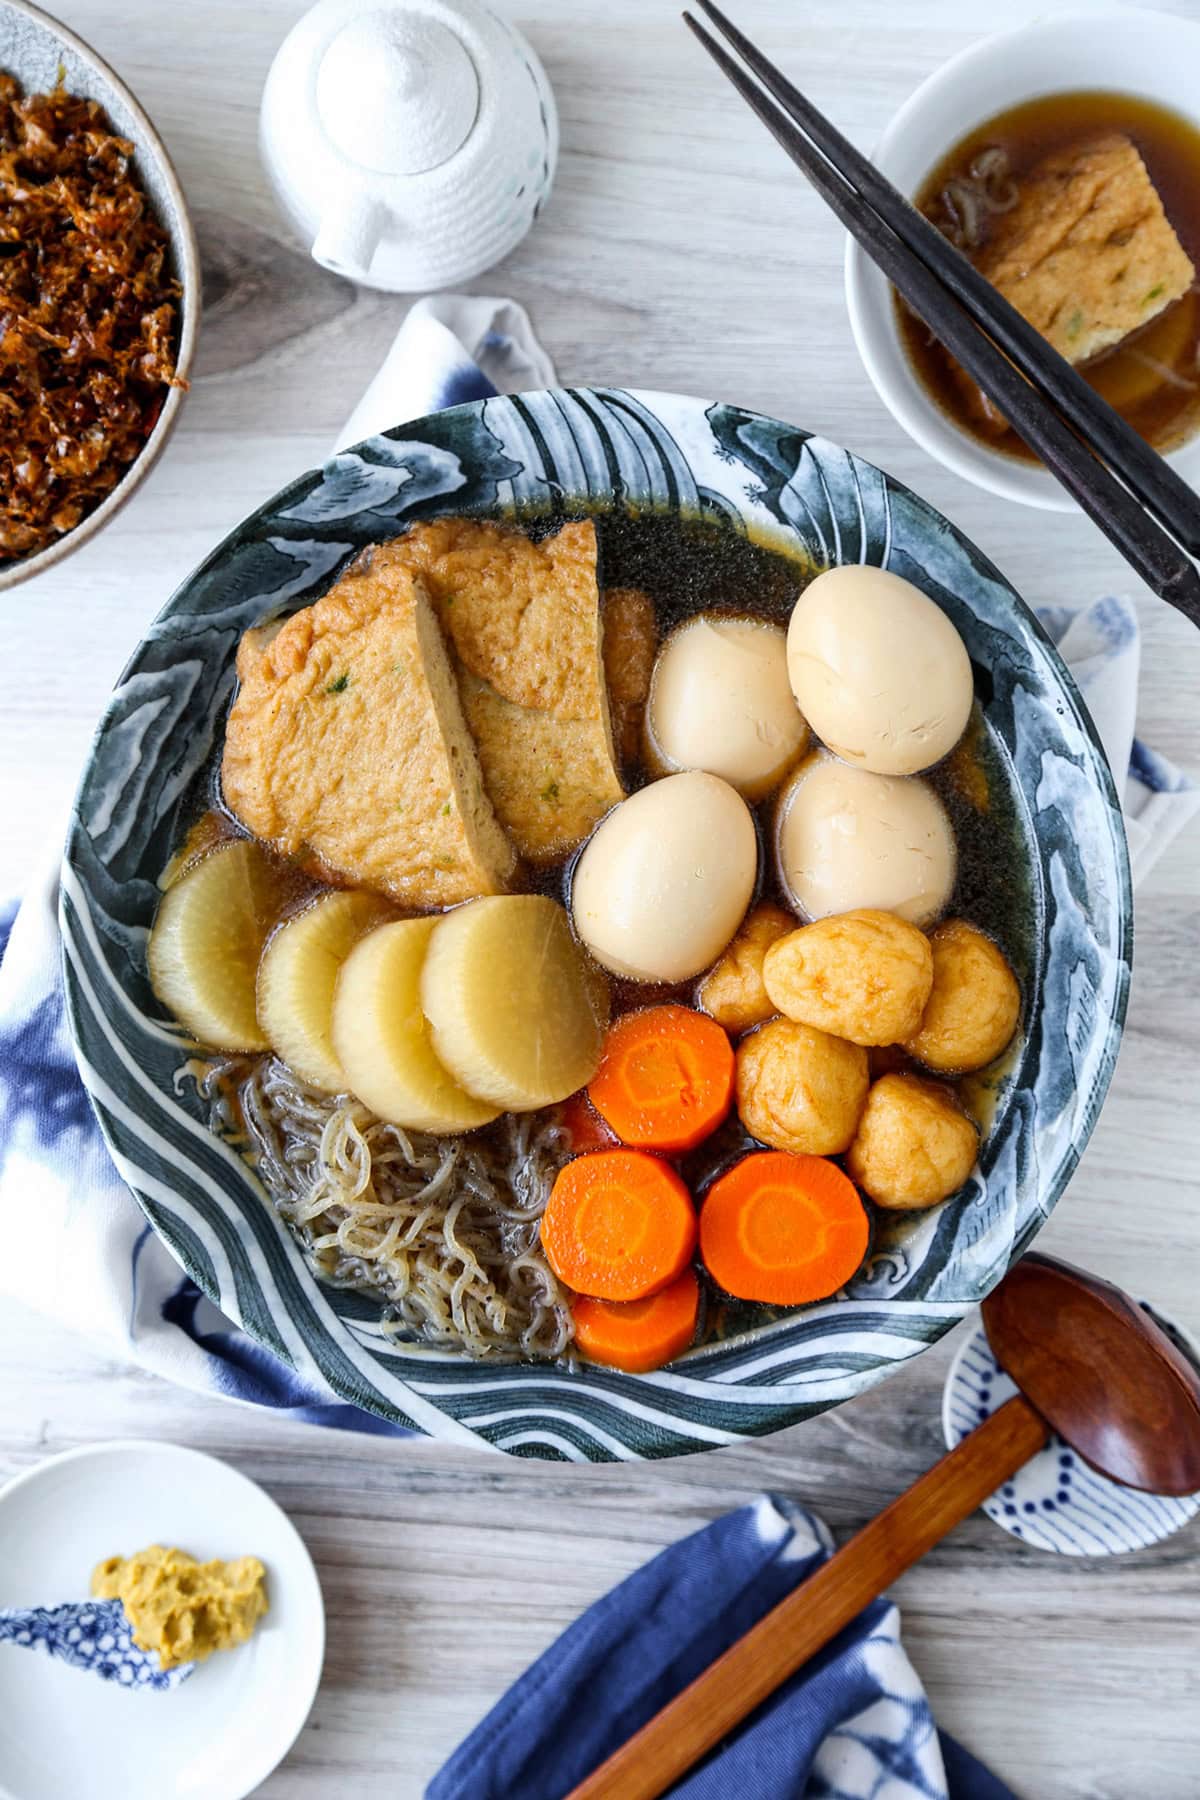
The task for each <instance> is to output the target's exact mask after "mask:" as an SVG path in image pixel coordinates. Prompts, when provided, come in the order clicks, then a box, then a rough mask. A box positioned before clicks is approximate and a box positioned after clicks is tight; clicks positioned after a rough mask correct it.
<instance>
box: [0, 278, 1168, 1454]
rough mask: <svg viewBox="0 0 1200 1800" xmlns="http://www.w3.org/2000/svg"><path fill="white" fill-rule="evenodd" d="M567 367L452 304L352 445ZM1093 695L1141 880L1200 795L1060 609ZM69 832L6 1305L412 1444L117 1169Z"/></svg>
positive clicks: (29, 1088) (14, 1054)
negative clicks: (306, 1375)
mask: <svg viewBox="0 0 1200 1800" xmlns="http://www.w3.org/2000/svg"><path fill="white" fill-rule="evenodd" d="M553 381H554V368H553V365H552V364H551V362H550V360H549V358H548V357H547V356H546V353H545V351H544V350H543V349H542V348H541V346H540V345H539V344H538V342H537V339H536V338H535V336H534V334H533V330H532V328H531V326H530V323H529V319H528V317H527V315H526V314H525V312H524V310H523V309H522V308H521V307H519V306H516V305H515V304H514V303H513V302H512V301H509V300H488V299H482V298H479V297H475V296H461V295H445V296H441V297H440V298H437V299H431V300H422V301H420V302H418V304H417V305H415V306H414V307H413V308H412V310H411V311H410V312H409V314H408V316H407V319H406V320H405V323H404V325H403V327H402V329H401V331H400V333H399V335H398V337H397V340H396V343H395V345H394V346H393V348H392V350H391V352H390V354H389V355H388V358H387V360H386V362H385V363H384V365H383V367H382V369H381V370H380V372H379V374H378V376H377V377H376V379H375V380H374V382H372V384H371V386H370V388H369V389H368V390H367V392H366V394H364V396H363V398H362V400H361V402H360V403H359V405H358V407H357V408H356V409H355V411H354V413H353V415H352V417H351V419H350V421H349V422H348V424H347V427H346V430H345V431H344V432H343V433H342V434H341V436H340V438H339V444H345V443H354V442H357V441H358V440H359V439H360V438H361V437H365V436H370V435H372V434H373V433H375V432H377V431H380V430H383V429H385V428H386V427H387V426H389V425H392V424H394V423H395V422H396V421H397V420H404V419H411V418H419V417H421V416H422V415H423V414H426V413H430V412H436V411H437V410H438V409H439V408H441V407H443V406H449V405H453V404H455V403H456V402H459V401H462V400H466V399H474V398H479V397H481V396H486V395H488V394H490V393H492V392H494V391H503V392H517V391H519V390H520V389H522V388H531V387H543V386H547V385H552V384H553ZM1044 618H1045V623H1046V625H1047V627H1048V629H1049V630H1050V633H1051V635H1052V636H1054V637H1055V638H1056V639H1057V640H1058V642H1059V647H1060V649H1061V650H1062V652H1063V654H1064V656H1065V657H1066V659H1067V661H1068V662H1069V663H1070V664H1071V666H1072V668H1073V670H1074V672H1075V676H1076V679H1077V680H1078V681H1079V684H1080V686H1081V687H1082V689H1083V692H1084V694H1085V696H1086V698H1087V701H1088V704H1089V706H1090V708H1091V711H1092V715H1093V717H1094V718H1095V720H1096V722H1097V725H1098V726H1099V728H1100V732H1101V735H1102V737H1103V739H1104V743H1105V748H1106V750H1107V752H1108V755H1109V759H1110V762H1111V764H1112V767H1113V768H1114V769H1116V770H1118V771H1126V772H1127V773H1126V780H1125V808H1126V822H1127V827H1128V831H1129V838H1130V849H1131V852H1132V855H1133V867H1134V878H1135V880H1137V879H1138V878H1140V877H1141V876H1142V875H1144V874H1145V872H1146V871H1147V869H1148V868H1149V867H1150V865H1151V863H1152V862H1153V861H1154V860H1155V858H1156V857H1157V856H1158V855H1159V854H1160V852H1161V851H1162V849H1163V848H1164V847H1165V845H1166V844H1167V843H1168V842H1169V841H1170V839H1171V838H1172V837H1174V835H1175V833H1176V832H1177V831H1178V830H1179V829H1180V828H1181V826H1182V825H1183V824H1184V823H1185V822H1186V821H1187V819H1188V818H1190V817H1191V815H1192V814H1193V813H1194V812H1195V810H1196V808H1197V806H1198V805H1200V790H1198V789H1197V788H1196V787H1195V786H1194V785H1193V784H1192V783H1191V782H1190V781H1188V780H1187V778H1186V777H1185V776H1183V775H1182V774H1181V773H1180V772H1179V770H1177V769H1175V768H1173V767H1172V765H1171V764H1170V763H1168V762H1167V761H1166V760H1165V759H1164V758H1162V757H1160V756H1158V755H1156V754H1155V753H1154V752H1153V751H1151V750H1149V749H1147V748H1146V747H1145V746H1144V745H1142V744H1140V743H1138V742H1137V741H1136V740H1135V739H1134V735H1133V731H1134V714H1135V711H1136V705H1137V678H1138V627H1137V615H1136V613H1135V612H1134V610H1133V608H1132V607H1131V606H1130V605H1129V604H1128V603H1127V602H1124V601H1120V600H1101V601H1098V602H1096V604H1094V605H1093V606H1089V607H1086V608H1082V609H1072V608H1069V607H1066V606H1064V607H1058V608H1055V609H1053V610H1052V611H1051V612H1050V613H1049V614H1047V615H1045V616H1044ZM64 836H65V825H64V827H63V829H61V830H60V831H58V832H57V833H56V834H55V837H54V841H53V843H52V844H51V845H50V846H49V847H48V854H47V857H46V860H45V864H44V867H43V869H42V871H41V874H40V876H39V877H38V879H36V880H35V882H34V883H33V885H32V886H31V888H30V889H29V891H28V893H27V894H26V895H25V897H24V900H23V902H22V904H21V906H20V908H19V910H18V908H17V906H16V903H15V900H14V901H13V902H11V903H10V904H9V905H8V906H7V907H6V908H5V907H3V906H2V905H0V1225H2V1223H3V1220H4V1217H5V1215H6V1214H8V1215H11V1217H12V1219H13V1229H12V1231H11V1233H10V1234H9V1235H10V1236H11V1238H12V1239H13V1241H14V1242H15V1241H17V1240H18V1239H20V1238H22V1237H24V1236H25V1235H26V1231H25V1222H26V1221H27V1220H28V1219H29V1217H30V1216H31V1215H32V1216H35V1217H36V1218H37V1220H38V1266H39V1281H38V1283H37V1289H36V1294H35V1295H33V1296H31V1295H30V1292H29V1288H28V1279H27V1278H28V1261H27V1259H21V1258H17V1259H11V1258H10V1259H7V1261H4V1262H0V1294H9V1295H11V1297H12V1298H13V1299H16V1300H21V1301H25V1302H26V1303H28V1301H29V1300H30V1298H31V1297H32V1298H34V1299H35V1301H36V1303H37V1304H38V1305H40V1306H41V1307H42V1308H43V1309H44V1310H45V1311H47V1312H49V1313H50V1314H51V1315H52V1316H53V1317H54V1318H55V1319H57V1320H59V1321H61V1323H62V1324H63V1325H64V1326H65V1327H67V1328H69V1329H72V1330H75V1331H79V1332H82V1333H84V1334H85V1335H86V1336H87V1337H88V1339H89V1340H90V1341H91V1343H92V1344H93V1345H94V1346H95V1349H96V1352H97V1354H98V1355H103V1356H111V1357H115V1358H118V1359H120V1360H123V1361H127V1362H136V1363H140V1364H141V1365H142V1366H143V1367H144V1368H146V1369H149V1370H151V1371H152V1372H153V1373H154V1374H156V1375H161V1376H163V1377H164V1378H165V1379H166V1380H168V1381H174V1382H178V1383H179V1384H180V1385H182V1386H184V1387H189V1388H194V1389H197V1390H200V1391H202V1392H205V1393H211V1394H219V1395H222V1396H224V1397H226V1398H228V1399H231V1400H236V1401H241V1402H243V1403H246V1404H249V1405H252V1406H265V1407H273V1408H276V1409H283V1410H286V1411H289V1412H291V1413H292V1414H293V1416H298V1417H301V1418H307V1419H310V1420H312V1421H313V1422H314V1423H318V1424H327V1425H328V1424H332V1425H341V1426H349V1427H353V1428H355V1429H358V1430H362V1431H373V1432H378V1433H396V1434H400V1432H401V1428H400V1427H393V1426H390V1425H388V1424H386V1423H384V1422H383V1421H382V1420H379V1419H376V1418H374V1417H373V1416H371V1415H368V1414H366V1413H362V1412H359V1411H358V1410H357V1409H356V1408H354V1407H350V1406H346V1405H344V1404H343V1403H342V1402H340V1401H339V1400H337V1399H336V1397H335V1396H334V1395H333V1393H332V1391H331V1390H329V1389H327V1388H325V1387H323V1386H320V1385H317V1384H315V1383H313V1382H309V1381H307V1380H303V1379H301V1378H300V1377H298V1376H297V1375H296V1374H295V1373H294V1371H292V1370H290V1369H288V1368H287V1367H286V1366H285V1365H284V1364H283V1363H281V1362H280V1361H279V1360H278V1359H277V1358H276V1357H274V1356H272V1355H271V1353H270V1352H269V1351H267V1350H264V1349H263V1348H261V1346H259V1345H258V1344H256V1343H254V1342H253V1341H252V1340H251V1339H250V1338H248V1337H247V1336H245V1334H244V1333H242V1332H241V1331H239V1330H238V1329H236V1328H235V1327H234V1326H233V1325H231V1324H230V1322H229V1320H227V1319H226V1318H224V1316H223V1315H222V1314H221V1313H219V1312H218V1311H217V1309H216V1308H215V1307H214V1306H212V1305H211V1304H210V1303H209V1302H208V1301H207V1300H205V1299H204V1298H203V1297H202V1296H201V1295H200V1294H199V1293H198V1292H197V1290H196V1288H195V1287H194V1286H193V1285H192V1283H191V1282H190V1281H188V1280H186V1279H185V1278H184V1277H183V1276H182V1274H181V1272H180V1270H179V1268H178V1265H177V1264H176V1263H175V1262H174V1261H173V1259H172V1258H171V1256H170V1254H169V1253H168V1251H167V1250H166V1249H165V1248H164V1246H163V1245H162V1244H161V1243H160V1242H159V1240H158V1239H157V1238H156V1237H155V1236H154V1235H153V1233H152V1232H151V1230H150V1228H149V1226H148V1225H147V1224H146V1222H145V1220H144V1218H143V1217H142V1214H141V1212H140V1210H139V1209H138V1207H137V1205H136V1204H135V1202H134V1200H133V1198H132V1196H131V1195H130V1194H129V1192H128V1190H127V1189H126V1187H125V1185H124V1183H123V1182H122V1180H121V1179H120V1177H119V1176H118V1174H117V1172H116V1170H115V1168H114V1167H113V1164H112V1162H111V1161H110V1159H109V1156H108V1152H107V1151H106V1149H105V1147H104V1144H103V1141H102V1139H101V1137H100V1132H99V1129H98V1127H97V1126H96V1123H95V1120H94V1119H93V1117H92V1113H91V1109H90V1106H89V1104H88V1100H87V1097H86V1095H85V1093H84V1090H83V1086H82V1084H81V1082H80V1080H79V1077H78V1075H77V1073H76V1070H75V1061H74V1057H73V1055H72V1052H71V1045H70V1040H69V1037H68V1033H67V1028H66V1022H65V1018H64V1013H63V995H62V983H61V975H60V970H59V938H58V925H57V906H58V867H59V862H60V858H61V846H62V842H63V838H64Z"/></svg>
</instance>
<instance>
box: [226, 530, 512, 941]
mask: <svg viewBox="0 0 1200 1800" xmlns="http://www.w3.org/2000/svg"><path fill="white" fill-rule="evenodd" d="M237 672H238V679H239V682H240V684H241V685H240V689H239V692H238V695H237V699H236V700H235V701H234V704H233V708H232V711H231V712H230V715H229V724H228V727H227V729H226V734H225V752H224V759H223V761H222V765H221V782H222V787H223V790H224V794H225V799H226V801H227V803H228V805H229V806H230V807H231V808H232V810H233V812H234V813H235V814H236V815H237V817H238V818H239V819H240V820H241V821H242V824H243V825H245V826H246V828H247V829H248V830H249V831H252V832H253V833H254V835H255V836H256V837H259V838H263V839H265V840H266V841H267V842H269V843H270V844H272V845H273V846H274V847H275V848H277V849H278V850H279V851H281V852H282V853H283V854H285V855H289V856H298V857H303V858H307V859H308V860H309V861H310V863H312V862H315V863H316V864H317V865H318V866H319V867H321V868H322V869H323V870H324V871H326V872H327V873H328V874H329V875H330V876H331V877H333V878H334V879H340V880H344V881H348V882H351V883H353V884H355V885H357V886H362V887H367V888H373V889H375V890H377V891H378V892H379V893H383V894H387V895H389V896H390V897H391V898H392V899H394V900H397V901H399V902H400V903H401V904H402V905H405V906H413V907H435V906H454V905H456V904H457V903H458V902H459V901H461V900H470V899H473V898H474V897H475V896H476V895H479V894H499V893H504V892H505V891H506V889H507V888H508V886H509V884H510V882H511V880H512V878H513V875H514V874H515V871H516V862H517V859H516V854H515V851H514V849H513V845H512V843H511V841H510V840H509V838H508V837H507V836H506V834H505V832H504V831H503V830H502V829H501V827H500V825H499V824H498V823H497V820H496V817H495V814H494V812H493V809H492V806H491V803H490V801H489V800H488V798H487V794H486V793H485V791H484V786H483V779H482V775H481V772H480V768H479V763H478V759H477V757H476V754H475V747H474V744H473V742H472V740H471V735H470V732H469V731H468V729H467V725H466V721H465V720H464V718H463V713H462V707H461V704H460V702H459V696H458V688H457V685H456V683H455V679H454V673H453V670H452V669H451V666H450V660H449V657H448V655H447V652H446V647H445V644H444V643H443V640H442V636H441V632H440V630H439V628H438V623H437V618H436V616H435V613H434V609H433V606H432V603H431V601H430V599H429V596H428V594H427V592H426V590H425V587H424V584H423V583H422V582H421V580H420V578H419V577H417V576H414V574H413V573H412V571H411V570H409V569H406V568H404V567H403V566H402V565H401V564H400V563H398V562H397V561H396V560H395V559H389V558H387V557H386V556H383V555H381V554H380V553H379V551H378V550H366V551H364V552H363V554H362V555H361V556H360V557H358V558H357V559H356V560H355V562H353V563H352V564H351V565H350V567H349V568H348V569H347V570H346V572H345V574H344V575H342V577H341V578H340V580H339V581H338V582H337V583H336V584H335V585H334V586H333V587H332V588H331V589H330V591H329V592H328V593H327V594H326V595H325V596H324V598H323V599H321V600H318V601H317V602H316V604H315V605H313V606H308V607H305V608H304V610H303V611H302V612H298V613H296V614H294V615H293V617H292V618H290V619H288V620H287V621H286V623H285V624H284V625H282V626H281V627H280V628H279V630H278V631H277V632H275V633H274V634H273V635H270V634H267V633H264V632H261V631H248V632H247V633H246V634H245V636H244V637H243V639H242V642H241V644H240V646H239V649H238V658H237Z"/></svg>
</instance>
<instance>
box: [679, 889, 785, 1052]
mask: <svg viewBox="0 0 1200 1800" xmlns="http://www.w3.org/2000/svg"><path fill="white" fill-rule="evenodd" d="M795 926H796V921H795V919H794V918H793V917H792V915H791V913H789V912H784V910H783V908H782V906H772V905H771V903H770V901H766V900H764V901H763V903H762V905H761V906H756V907H755V908H754V910H753V912H752V913H750V915H749V916H748V918H747V919H746V920H745V922H744V923H743V925H742V927H741V929H740V930H739V931H738V933H737V935H736V937H735V938H734V940H733V942H732V943H731V944H730V946H729V948H728V950H726V952H725V954H724V956H723V957H721V959H720V961H719V962H717V963H714V965H713V967H712V968H711V969H710V970H709V971H708V974H707V975H706V976H705V977H704V980H703V981H702V982H701V983H700V986H699V989H698V990H697V993H696V1001H697V1004H698V1005H699V1006H700V1008H701V1010H702V1011H704V1012H706V1013H707V1014H708V1016H709V1018H711V1019H715V1020H716V1021H717V1024H718V1025H723V1026H724V1027H725V1029H726V1031H749V1029H750V1027H751V1026H752V1025H761V1024H762V1023H763V1022H764V1020H766V1019H769V1018H770V1017H771V1016H772V1014H773V1013H774V1012H775V1011H776V1008H775V1007H774V1006H772V1004H771V1001H770V999H769V998H768V995H767V990H766V988H765V987H764V986H763V957H764V956H765V955H766V953H767V951H768V950H769V949H770V948H771V945H772V944H774V943H777V942H778V941H779V939H780V938H781V937H786V936H787V934H788V932H789V931H793V930H794V929H795Z"/></svg>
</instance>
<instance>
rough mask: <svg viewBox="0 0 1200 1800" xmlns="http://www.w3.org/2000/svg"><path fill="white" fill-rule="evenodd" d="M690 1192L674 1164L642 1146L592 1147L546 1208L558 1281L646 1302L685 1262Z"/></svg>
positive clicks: (691, 1218) (692, 1228) (566, 1172)
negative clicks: (660, 1159) (627, 1147)
mask: <svg viewBox="0 0 1200 1800" xmlns="http://www.w3.org/2000/svg"><path fill="white" fill-rule="evenodd" d="M695 1244H696V1213H695V1209H694V1208H693V1206H692V1197H691V1195H690V1194H689V1193H688V1191H687V1189H686V1188H685V1187H684V1185H683V1183H682V1181H680V1179H679V1177H678V1175H676V1173H675V1171H674V1169H672V1168H670V1167H669V1166H668V1165H667V1164H666V1163H664V1162H660V1161H659V1159H658V1157H657V1156H647V1155H646V1154H645V1152H644V1151H642V1150H593V1151H592V1152H591V1153H590V1155H587V1156H577V1157H576V1158H575V1160H574V1161H573V1162H569V1163H568V1164H567V1165H566V1167H565V1168H564V1169H561V1170H560V1171H559V1174H558V1179H557V1180H556V1181H555V1183H554V1186H553V1188H552V1189H551V1191H550V1199H549V1200H548V1202H547V1203H546V1210H545V1212H544V1213H543V1214H542V1248H543V1249H544V1250H545V1252H546V1257H547V1260H548V1262H549V1264H550V1267H551V1268H552V1269H553V1270H554V1273H555V1274H556V1275H557V1276H558V1278H559V1280H560V1281H565V1282H566V1284H567V1286H568V1287H571V1288H574V1289H575V1292H576V1293H577V1294H590V1295H591V1296H592V1297H593V1298H594V1299H596V1300H641V1299H643V1298H644V1296H645V1295H647V1294H653V1293H656V1292H657V1291H658V1289H659V1288H663V1287H666V1285H667V1283H668V1282H669V1281H674V1279H675V1277H676V1276H677V1275H679V1274H681V1273H682V1272H683V1270H684V1269H685V1268H686V1267H687V1265H688V1261H689V1259H690V1257H691V1254H692V1251H693V1249H694V1248H695Z"/></svg>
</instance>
